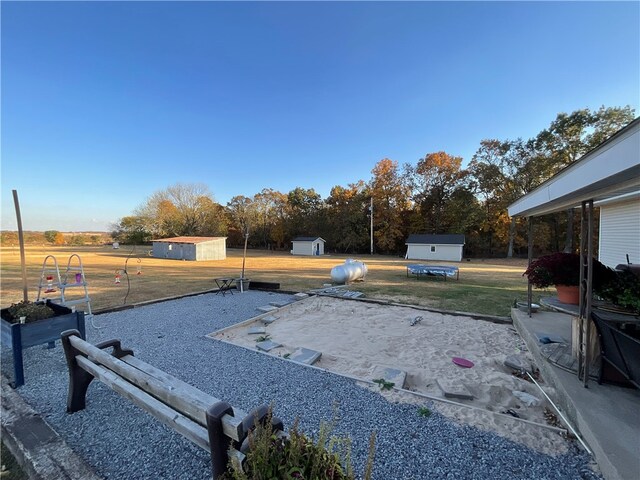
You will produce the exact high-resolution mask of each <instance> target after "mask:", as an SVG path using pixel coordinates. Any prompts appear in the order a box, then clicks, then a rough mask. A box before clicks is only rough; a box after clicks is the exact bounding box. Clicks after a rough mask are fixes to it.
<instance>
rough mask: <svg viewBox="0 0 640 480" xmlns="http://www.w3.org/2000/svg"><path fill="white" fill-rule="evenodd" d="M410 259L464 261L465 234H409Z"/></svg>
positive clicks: (408, 256)
mask: <svg viewBox="0 0 640 480" xmlns="http://www.w3.org/2000/svg"><path fill="white" fill-rule="evenodd" d="M405 245H406V246H407V255H406V258H407V259H408V260H444V261H453V262H460V261H462V249H463V248H464V235H458V234H446V235H428V234H412V235H409V238H408V239H407V242H406V243H405Z"/></svg>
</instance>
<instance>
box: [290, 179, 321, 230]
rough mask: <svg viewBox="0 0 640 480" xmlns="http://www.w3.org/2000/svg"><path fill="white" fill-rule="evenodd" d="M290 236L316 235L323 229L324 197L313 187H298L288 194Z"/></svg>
mask: <svg viewBox="0 0 640 480" xmlns="http://www.w3.org/2000/svg"><path fill="white" fill-rule="evenodd" d="M287 205H288V216H289V236H290V237H294V236H296V235H314V234H318V233H316V232H319V231H320V230H321V227H320V223H321V221H322V219H321V215H322V206H323V202H322V197H321V196H320V194H318V193H317V192H316V191H315V190H314V189H313V188H308V189H305V188H302V187H296V188H294V189H293V190H291V191H290V192H289V193H288V195H287Z"/></svg>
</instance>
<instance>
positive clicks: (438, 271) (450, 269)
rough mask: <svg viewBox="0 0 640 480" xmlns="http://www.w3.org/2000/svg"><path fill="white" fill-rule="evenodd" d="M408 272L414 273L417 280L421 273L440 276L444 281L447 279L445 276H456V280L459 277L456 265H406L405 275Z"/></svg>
mask: <svg viewBox="0 0 640 480" xmlns="http://www.w3.org/2000/svg"><path fill="white" fill-rule="evenodd" d="M409 274H411V275H415V276H416V280H418V279H419V278H420V276H421V275H426V276H429V277H442V278H444V280H445V282H446V281H447V277H456V280H459V279H460V270H459V269H458V267H454V266H450V265H421V264H412V265H407V277H409Z"/></svg>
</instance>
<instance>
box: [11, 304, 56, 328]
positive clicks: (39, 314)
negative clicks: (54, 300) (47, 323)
mask: <svg viewBox="0 0 640 480" xmlns="http://www.w3.org/2000/svg"><path fill="white" fill-rule="evenodd" d="M5 312H6V313H5ZM3 314H4V315H3V318H4V319H5V320H6V321H7V322H9V323H20V319H21V318H22V317H25V321H24V323H29V322H35V321H37V320H44V319H45V318H50V317H53V316H54V315H55V312H54V311H53V309H52V308H51V307H49V306H48V305H46V304H45V303H40V302H38V303H35V302H31V301H29V300H27V301H24V300H23V301H21V302H18V303H14V304H12V305H11V306H10V307H9V308H7V309H6V311H3Z"/></svg>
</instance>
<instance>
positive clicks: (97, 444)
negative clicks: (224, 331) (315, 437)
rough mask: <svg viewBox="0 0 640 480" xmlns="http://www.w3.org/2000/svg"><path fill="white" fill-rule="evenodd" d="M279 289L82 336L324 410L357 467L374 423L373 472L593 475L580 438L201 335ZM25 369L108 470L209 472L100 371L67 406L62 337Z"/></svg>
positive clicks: (303, 410)
mask: <svg viewBox="0 0 640 480" xmlns="http://www.w3.org/2000/svg"><path fill="white" fill-rule="evenodd" d="M286 298H289V296H286V295H282V294H275V293H268V292H258V291H250V292H247V293H245V294H242V295H239V294H236V295H233V296H231V295H226V296H224V297H223V296H221V295H218V296H216V295H214V294H204V295H200V296H196V297H188V298H183V299H180V300H174V301H169V302H164V303H158V304H154V305H149V306H146V307H141V308H136V309H131V310H126V311H122V312H117V313H108V314H103V315H99V316H96V317H95V323H96V324H97V325H98V326H103V327H104V328H101V329H99V330H96V329H94V328H92V327H91V326H90V324H89V323H88V324H87V336H88V340H89V341H90V342H92V343H95V342H98V341H102V340H107V339H111V338H118V339H121V340H122V345H123V347H126V348H131V349H133V350H134V352H135V354H136V356H137V357H139V358H140V359H142V360H144V361H147V362H148V363H150V364H152V365H154V366H156V367H158V368H160V369H162V370H164V371H166V372H168V373H170V374H172V375H174V376H176V377H178V378H180V379H182V380H184V381H186V382H188V383H190V384H192V385H195V386H196V387H198V388H199V389H201V390H203V391H205V392H207V393H209V394H211V395H213V396H215V397H218V398H220V399H223V400H225V401H227V402H229V403H231V404H232V405H234V406H237V407H239V408H241V409H243V410H245V411H249V410H251V409H252V408H254V407H256V406H258V405H262V404H273V408H274V414H275V415H277V416H279V417H280V418H282V420H283V421H284V423H285V427H288V426H291V425H292V423H293V421H294V419H295V418H296V417H299V419H300V427H301V429H302V430H303V431H305V432H307V433H309V434H314V433H315V432H317V430H318V426H319V424H320V422H321V421H322V420H332V419H334V418H335V419H337V424H336V428H335V431H334V433H336V434H338V435H348V436H350V438H351V439H352V442H353V460H354V464H355V466H356V471H357V472H362V471H363V470H364V463H365V461H366V457H367V449H368V441H369V435H370V433H371V431H372V430H375V431H376V432H377V439H376V456H375V463H374V478H375V479H416V480H417V479H427V478H430V479H449V478H451V479H489V478H490V479H493V480H497V479H536V480H540V479H581V478H582V479H595V478H600V477H597V476H595V475H594V474H593V473H592V472H591V470H590V469H589V467H588V465H589V462H590V458H589V457H588V456H587V455H586V454H585V453H584V452H582V451H580V450H578V449H577V448H576V447H573V446H572V447H570V449H569V452H568V453H567V454H565V455H562V456H557V457H551V456H548V455H543V454H540V453H537V452H534V451H532V450H530V449H528V448H526V447H524V446H522V445H519V444H516V443H513V442H511V441H509V440H506V439H504V438H502V437H499V436H497V435H495V434H493V433H488V432H485V431H481V430H478V429H476V428H472V427H468V426H460V425H457V424H455V423H454V422H452V421H450V420H448V419H447V418H445V417H443V416H441V415H439V414H438V413H435V412H434V413H433V414H432V415H431V416H430V417H428V418H424V417H421V416H420V415H418V413H417V410H418V407H417V406H415V405H403V404H392V403H389V402H387V401H386V400H384V399H383V398H382V397H381V396H380V395H378V394H376V393H375V392H371V391H369V390H366V389H363V388H360V387H359V386H357V385H356V384H355V383H354V382H353V381H351V380H348V379H345V378H342V377H339V376H337V375H333V374H331V373H326V372H322V371H317V370H314V369H309V368H306V367H304V366H300V365H297V364H295V363H293V362H287V361H284V360H281V359H278V358H270V357H268V356H266V355H262V354H259V353H256V352H252V351H249V350H246V349H244V348H241V347H237V346H234V345H228V344H224V343H221V342H216V341H212V340H210V339H207V338H204V335H206V334H208V333H211V332H213V331H215V330H218V329H220V328H223V327H226V326H229V325H232V324H234V323H237V322H239V321H242V320H245V319H248V318H251V317H253V316H255V315H256V314H257V313H258V312H256V310H255V309H256V307H259V306H262V305H267V304H268V303H269V302H270V301H276V300H283V299H286ZM2 372H3V373H4V374H5V375H6V376H9V377H10V376H11V361H10V351H9V352H7V351H6V350H5V351H3V352H2ZM25 380H26V384H25V385H24V386H23V387H20V389H19V393H20V394H21V395H22V396H23V398H25V400H26V401H27V402H28V403H29V404H31V405H32V406H33V407H34V408H35V409H36V410H37V411H39V412H41V413H42V414H43V416H44V417H45V418H46V419H47V421H48V422H49V423H50V424H51V425H52V426H53V428H55V429H56V431H58V432H59V433H60V434H61V435H62V437H63V438H64V439H65V440H66V441H67V442H68V443H69V445H70V446H71V447H72V448H73V449H74V450H76V451H77V452H78V453H79V454H80V455H81V456H82V457H83V458H84V459H85V460H86V461H87V462H88V463H89V464H90V465H91V466H93V467H94V469H95V470H96V472H97V473H98V474H99V475H101V476H103V477H104V478H109V479H136V480H142V479H154V480H158V479H172V480H173V479H193V480H196V479H209V478H211V477H210V475H211V474H210V459H209V455H208V453H207V452H205V451H203V450H201V449H200V448H198V447H196V446H194V445H192V444H191V443H190V442H188V441H187V440H184V439H183V438H182V437H181V436H180V435H178V434H177V433H174V432H173V431H172V430H170V429H169V428H167V427H165V426H163V425H162V424H161V423H160V422H158V421H157V420H155V419H154V418H153V417H152V416H151V415H149V414H147V413H145V412H144V411H142V410H141V409H139V408H138V407H136V406H134V405H133V404H131V403H130V402H128V401H126V400H124V399H123V398H122V397H120V396H119V395H118V394H116V393H115V392H113V391H111V390H110V389H108V388H107V387H105V386H104V385H103V384H101V383H100V382H97V381H96V382H94V383H92V385H91V387H90V388H89V392H88V395H87V408H86V409H85V410H83V411H81V412H77V413H74V414H67V413H66V412H65V407H66V394H67V383H68V374H67V368H66V364H65V362H64V356H63V353H62V348H61V347H60V346H59V342H57V343H56V348H55V349H52V350H47V349H45V348H43V347H33V348H31V349H28V350H27V351H25ZM425 404H426V405H429V404H428V403H425Z"/></svg>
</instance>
